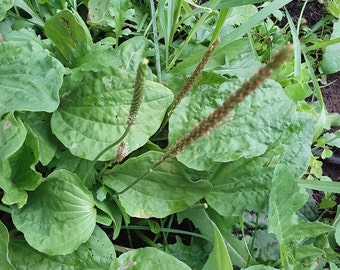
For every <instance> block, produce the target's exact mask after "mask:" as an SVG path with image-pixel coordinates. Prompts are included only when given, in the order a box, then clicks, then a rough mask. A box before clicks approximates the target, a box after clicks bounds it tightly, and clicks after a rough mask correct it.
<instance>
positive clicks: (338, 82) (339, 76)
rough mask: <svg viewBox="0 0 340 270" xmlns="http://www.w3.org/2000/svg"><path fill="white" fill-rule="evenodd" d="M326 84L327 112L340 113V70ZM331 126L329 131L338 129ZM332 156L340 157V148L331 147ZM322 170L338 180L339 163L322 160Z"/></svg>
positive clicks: (339, 174) (323, 91)
mask: <svg viewBox="0 0 340 270" xmlns="http://www.w3.org/2000/svg"><path fill="white" fill-rule="evenodd" d="M327 82H328V83H329V85H328V86H326V87H324V88H323V89H322V94H323V98H324V102H325V105H326V108H327V111H328V112H336V113H340V72H338V73H335V74H331V75H329V76H328V77H327ZM339 129H340V127H333V128H332V129H331V131H335V130H339ZM333 151H334V156H337V157H340V149H333ZM323 172H324V174H325V175H327V176H328V177H330V178H331V179H332V180H333V181H340V165H338V164H332V163H329V162H324V165H323Z"/></svg>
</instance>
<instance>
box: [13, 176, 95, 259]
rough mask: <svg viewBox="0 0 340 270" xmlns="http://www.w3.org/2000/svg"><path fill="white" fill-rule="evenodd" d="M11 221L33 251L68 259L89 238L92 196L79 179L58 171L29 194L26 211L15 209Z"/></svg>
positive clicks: (92, 206)
mask: <svg viewBox="0 0 340 270" xmlns="http://www.w3.org/2000/svg"><path fill="white" fill-rule="evenodd" d="M12 218H13V222H14V224H15V226H16V228H17V229H18V230H20V231H21V232H23V233H24V236H25V239H26V241H27V242H28V243H29V244H30V245H31V246H32V247H33V248H35V249H37V250H38V251H40V252H44V253H46V254H48V255H65V254H68V253H71V252H73V251H74V250H76V249H77V248H78V247H79V246H80V245H81V244H82V243H84V242H85V241H87V240H88V239H89V238H90V236H91V234H92V232H93V230H94V228H95V222H96V210H95V208H94V200H93V197H92V194H91V192H90V191H88V190H87V188H86V187H85V186H84V185H83V184H82V183H81V182H80V179H79V178H78V177H77V176H76V175H75V174H72V173H70V172H68V171H65V170H58V171H55V172H53V173H52V174H50V175H49V176H48V177H47V178H46V179H45V181H44V182H43V183H41V184H40V185H39V187H38V188H37V189H35V190H34V191H33V192H32V193H30V196H29V199H28V201H27V204H26V205H25V206H24V207H23V208H21V209H18V208H13V209H12Z"/></svg>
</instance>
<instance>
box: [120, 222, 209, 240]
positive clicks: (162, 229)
mask: <svg viewBox="0 0 340 270" xmlns="http://www.w3.org/2000/svg"><path fill="white" fill-rule="evenodd" d="M122 229H123V230H124V229H125V230H143V231H150V230H151V229H150V227H148V226H141V225H128V226H124V225H123V226H122ZM160 231H161V232H167V233H178V234H184V235H190V236H194V237H199V238H202V239H205V240H207V241H210V239H209V238H207V237H206V236H204V235H202V234H199V233H194V232H188V231H183V230H177V229H168V228H160Z"/></svg>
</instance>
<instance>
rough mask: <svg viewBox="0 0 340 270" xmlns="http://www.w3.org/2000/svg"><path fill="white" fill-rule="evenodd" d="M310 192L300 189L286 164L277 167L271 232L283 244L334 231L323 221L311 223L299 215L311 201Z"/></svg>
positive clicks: (269, 223) (271, 203)
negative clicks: (297, 212) (309, 199)
mask: <svg viewBox="0 0 340 270" xmlns="http://www.w3.org/2000/svg"><path fill="white" fill-rule="evenodd" d="M308 197H309V195H308V193H307V192H306V191H305V190H304V189H303V188H299V186H298V184H297V182H296V181H295V179H294V176H293V175H292V173H291V172H290V170H289V168H288V167H287V166H285V165H279V166H277V168H276V170H275V173H274V176H273V183H272V189H271V192H270V197H269V216H268V232H271V233H275V234H276V237H277V238H278V240H279V243H280V244H281V245H285V244H289V243H290V242H291V241H292V242H297V241H298V240H301V239H303V238H306V237H311V236H318V235H320V234H322V233H327V232H330V231H332V230H333V227H331V226H328V225H326V224H323V223H320V222H307V221H304V220H302V219H301V218H299V217H298V216H297V215H296V213H295V212H296V211H297V210H299V209H300V208H301V207H302V206H303V205H304V204H305V203H306V201H307V200H308Z"/></svg>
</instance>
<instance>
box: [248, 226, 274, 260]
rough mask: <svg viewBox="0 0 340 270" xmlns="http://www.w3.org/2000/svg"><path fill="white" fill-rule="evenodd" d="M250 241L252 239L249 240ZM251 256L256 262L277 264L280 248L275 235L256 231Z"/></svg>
mask: <svg viewBox="0 0 340 270" xmlns="http://www.w3.org/2000/svg"><path fill="white" fill-rule="evenodd" d="M250 239H251V241H252V240H253V237H251V238H250ZM254 243H255V244H254V249H253V253H252V256H253V258H254V259H256V260H257V261H262V262H270V261H271V262H277V261H279V260H280V248H279V245H278V241H277V238H276V236H275V234H272V233H268V232H267V231H265V230H257V231H256V237H255V242H254Z"/></svg>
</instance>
